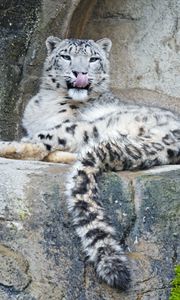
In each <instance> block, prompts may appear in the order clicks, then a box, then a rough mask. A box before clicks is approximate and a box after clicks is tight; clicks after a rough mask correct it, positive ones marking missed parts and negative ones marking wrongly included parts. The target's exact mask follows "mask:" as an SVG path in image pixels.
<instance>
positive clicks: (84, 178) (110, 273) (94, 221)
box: [67, 146, 130, 290]
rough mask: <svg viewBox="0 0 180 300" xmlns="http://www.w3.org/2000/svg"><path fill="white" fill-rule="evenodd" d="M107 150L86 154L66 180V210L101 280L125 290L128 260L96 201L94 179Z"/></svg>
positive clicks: (100, 168) (98, 149)
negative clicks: (67, 208) (69, 213)
mask: <svg viewBox="0 0 180 300" xmlns="http://www.w3.org/2000/svg"><path fill="white" fill-rule="evenodd" d="M108 155H109V154H108V149H107V148H106V151H104V150H103V147H100V146H99V147H98V148H97V149H96V151H95V150H94V149H92V151H88V152H87V153H86V154H85V155H84V157H83V158H82V159H81V160H80V161H78V162H77V163H76V164H75V165H74V167H73V171H72V174H71V176H70V177H69V179H68V184H67V195H68V207H69V211H70V212H71V214H72V217H73V222H74V226H75V228H76V232H77V234H78V236H79V237H80V238H81V243H82V247H83V251H84V252H85V254H86V256H87V259H88V260H89V261H90V262H92V263H93V264H94V267H95V270H96V273H97V275H98V277H99V278H100V279H102V280H103V281H105V282H106V283H107V284H108V285H110V286H112V287H117V288H120V289H122V290H125V289H126V288H127V287H128V285H129V282H130V271H129V266H128V265H129V264H128V260H127V258H126V256H125V254H124V252H123V250H122V248H121V246H120V244H119V242H118V240H117V239H116V235H115V230H114V228H113V227H112V225H111V223H110V222H109V220H108V218H107V216H106V214H105V211H104V208H103V207H102V203H101V201H100V199H99V193H98V184H97V180H98V177H99V175H100V174H101V173H102V172H103V171H104V169H105V167H107V165H106V164H105V163H104V162H105V160H106V161H108V160H109V159H108V158H107V157H106V156H108Z"/></svg>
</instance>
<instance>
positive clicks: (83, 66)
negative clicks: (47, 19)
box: [0, 36, 180, 290]
mask: <svg viewBox="0 0 180 300" xmlns="http://www.w3.org/2000/svg"><path fill="white" fill-rule="evenodd" d="M111 45H112V43H111V40H110V39H108V38H103V39H100V40H98V41H94V40H82V39H60V38H57V37H53V36H50V37H49V38H47V40H46V48H47V57H46V60H45V63H44V69H43V75H42V80H41V84H40V90H39V92H38V93H37V95H35V96H34V97H32V99H31V100H30V101H29V103H28V104H27V107H26V109H25V111H24V115H23V119H22V125H23V127H24V128H25V130H26V132H27V134H26V136H25V137H24V138H23V139H22V140H21V141H20V142H1V143H0V156H4V157H9V158H19V159H37V160H46V161H54V162H64V163H71V164H72V166H71V168H72V170H71V171H70V172H69V176H68V179H67V183H66V194H67V206H68V209H69V212H70V215H71V218H72V224H73V226H74V228H75V231H76V233H77V235H78V236H79V238H80V240H81V245H82V250H83V252H84V254H85V256H86V258H87V260H88V261H89V262H90V263H92V264H93V265H94V268H95V271H96V273H97V276H98V278H100V279H101V280H103V281H105V282H106V283H107V284H108V285H110V286H111V287H115V288H118V289H121V290H125V289H127V288H128V286H129V283H130V281H131V267H130V262H129V260H128V258H127V255H126V253H125V252H124V251H123V247H122V245H121V243H120V242H119V240H118V238H117V235H116V231H115V229H114V228H113V226H112V222H111V220H110V219H109V217H108V216H107V213H106V212H105V209H104V208H103V199H101V198H100V194H99V185H98V182H99V178H100V176H101V174H102V173H104V172H106V171H123V170H142V169H147V168H150V167H153V166H157V165H164V164H178V163H179V162H180V119H179V116H178V115H177V114H175V113H173V112H171V111H168V110H165V109H160V108H156V107H148V106H142V105H137V104H132V103H126V102H124V101H122V99H119V98H118V97H117V96H115V95H113V94H112V93H111V91H110V87H109V86H110V79H109V55H110V50H111Z"/></svg>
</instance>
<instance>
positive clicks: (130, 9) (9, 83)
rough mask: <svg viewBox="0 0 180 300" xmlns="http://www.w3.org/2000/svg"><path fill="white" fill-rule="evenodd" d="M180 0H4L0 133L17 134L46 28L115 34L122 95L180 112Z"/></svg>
mask: <svg viewBox="0 0 180 300" xmlns="http://www.w3.org/2000/svg"><path fill="white" fill-rule="evenodd" d="M179 19H180V1H179V0H173V1H172V0H158V1H155V0H151V1H147V0H137V1H133V0H126V1H124V0H120V1H116V0H112V1H108V0H101V1H97V0H92V1H88V0H67V1H63V0H53V1H49V0H38V1H37V0H36V1H35V0H32V1H25V0H22V1H21V2H19V1H18V0H2V1H1V4H0V29H1V30H0V137H1V138H2V139H6V140H7V139H14V138H18V137H20V136H21V135H22V132H21V127H20V126H19V125H20V120H21V116H22V113H23V109H24V106H25V105H26V103H27V101H28V99H29V98H30V97H31V96H32V95H34V94H35V93H36V91H37V89H38V86H39V82H40V76H41V70H42V64H43V61H44V58H45V55H46V50H45V46H44V43H45V40H46V38H47V37H48V36H49V35H56V36H61V37H80V38H94V39H99V38H101V37H104V36H108V37H110V38H111V39H112V41H113V49H112V56H111V65H112V67H111V73H112V81H111V85H112V87H113V89H114V91H115V92H116V93H117V94H118V95H120V96H121V97H122V98H124V99H125V100H127V101H129V100H130V101H137V102H140V103H141V102H142V103H150V104H153V105H157V106H163V107H167V108H170V109H172V110H176V111H178V112H180V92H179V91H180V75H179V74H180V72H179V70H180V25H179Z"/></svg>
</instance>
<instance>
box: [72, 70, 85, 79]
mask: <svg viewBox="0 0 180 300" xmlns="http://www.w3.org/2000/svg"><path fill="white" fill-rule="evenodd" d="M72 72H73V74H74V76H75V77H76V78H77V77H78V75H79V74H83V75H87V72H77V71H72Z"/></svg>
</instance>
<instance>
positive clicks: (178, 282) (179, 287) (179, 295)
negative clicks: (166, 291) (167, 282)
mask: <svg viewBox="0 0 180 300" xmlns="http://www.w3.org/2000/svg"><path fill="white" fill-rule="evenodd" d="M175 274H176V276H175V278H174V279H173V281H172V290H171V295H170V298H169V300H179V299H180V265H178V266H176V267H175Z"/></svg>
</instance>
